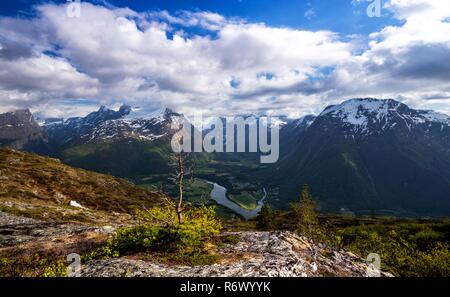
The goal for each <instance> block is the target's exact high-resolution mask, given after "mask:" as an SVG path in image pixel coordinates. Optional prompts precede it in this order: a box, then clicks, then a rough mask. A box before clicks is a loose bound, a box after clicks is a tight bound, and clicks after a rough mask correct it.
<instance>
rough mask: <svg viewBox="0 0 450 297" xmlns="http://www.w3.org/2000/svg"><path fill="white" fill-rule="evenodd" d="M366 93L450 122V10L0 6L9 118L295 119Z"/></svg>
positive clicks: (449, 5)
mask: <svg viewBox="0 0 450 297" xmlns="http://www.w3.org/2000/svg"><path fill="white" fill-rule="evenodd" d="M378 3H379V4H380V6H379V8H380V14H379V15H377V16H375V17H370V16H369V15H368V13H367V9H368V7H369V8H374V7H377V4H378ZM370 11H372V10H370ZM361 97H375V98H380V99H387V98H393V99H397V100H399V101H402V102H404V103H406V104H408V105H410V106H411V107H414V108H420V109H434V110H437V111H440V112H444V113H447V114H450V1H442V0H309V1H308V0H307V1H299V0H277V1H275V0H157V1H156V0H155V1H152V0H146V1H144V0H133V1H125V0H109V1H104V0H91V1H81V3H76V2H67V1H62V0H60V1H44V0H2V1H1V3H0V103H1V104H0V112H6V111H11V110H14V109H19V108H30V109H31V110H32V111H33V112H35V113H36V114H39V115H42V116H48V117H70V116H82V115H85V114H87V113H89V112H91V111H93V110H96V109H98V107H99V106H100V105H107V106H110V107H111V108H118V107H119V106H120V105H121V104H129V105H132V106H136V107H137V106H139V107H140V108H143V109H148V110H149V111H150V110H153V109H159V108H161V107H170V108H172V109H174V110H176V111H178V112H181V113H185V114H190V113H193V112H198V111H202V112H204V113H206V114H208V115H217V116H229V115H236V114H243V113H245V114H248V113H254V114H261V115H275V116H280V115H287V116H289V117H292V118H295V117H300V116H303V115H306V114H311V113H312V114H317V113H320V112H321V110H323V109H324V108H325V107H326V106H328V105H330V104H336V103H340V102H342V101H343V100H346V99H349V98H361Z"/></svg>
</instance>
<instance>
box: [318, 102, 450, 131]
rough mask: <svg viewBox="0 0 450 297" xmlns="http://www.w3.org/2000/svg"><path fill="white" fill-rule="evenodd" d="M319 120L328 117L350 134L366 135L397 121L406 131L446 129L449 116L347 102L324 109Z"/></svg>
mask: <svg viewBox="0 0 450 297" xmlns="http://www.w3.org/2000/svg"><path fill="white" fill-rule="evenodd" d="M320 116H321V117H324V116H329V117H331V118H332V119H336V120H338V121H340V122H342V123H343V124H344V126H346V127H350V130H351V132H354V133H358V134H362V135H369V134H373V133H375V132H380V131H385V130H387V129H391V128H394V127H396V126H397V125H398V124H399V121H400V122H402V123H403V124H404V125H405V126H406V127H407V129H409V131H411V129H413V127H414V126H415V125H420V124H428V125H433V123H439V124H443V125H447V126H449V125H450V116H448V115H446V114H442V113H437V112H434V111H422V110H414V109H411V108H409V107H408V106H406V105H404V104H402V103H400V102H398V101H395V100H392V99H387V100H379V99H373V98H364V99H351V100H347V101H344V102H343V103H341V104H339V105H333V106H329V107H327V108H326V109H325V110H324V111H323V112H322V113H321V114H320Z"/></svg>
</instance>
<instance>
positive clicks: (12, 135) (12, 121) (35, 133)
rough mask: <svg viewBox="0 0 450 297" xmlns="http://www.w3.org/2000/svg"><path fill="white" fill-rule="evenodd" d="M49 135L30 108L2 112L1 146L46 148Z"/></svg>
mask: <svg viewBox="0 0 450 297" xmlns="http://www.w3.org/2000/svg"><path fill="white" fill-rule="evenodd" d="M46 143H47V137H46V135H45V133H44V130H43V129H42V128H41V127H40V126H39V125H38V124H37V123H36V121H35V120H34V118H33V115H32V114H31V112H30V111H29V110H28V109H24V110H17V111H14V112H8V113H4V114H0V146H8V147H10V148H14V149H20V150H21V149H25V150H26V149H30V150H35V151H38V152H42V151H44V150H45V147H46Z"/></svg>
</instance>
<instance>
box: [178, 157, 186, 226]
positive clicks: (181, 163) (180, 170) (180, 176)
mask: <svg viewBox="0 0 450 297" xmlns="http://www.w3.org/2000/svg"><path fill="white" fill-rule="evenodd" d="M183 181H184V160H183V155H182V153H180V154H179V155H178V180H177V183H178V204H177V209H176V212H177V216H178V223H179V224H183V186H184V185H183Z"/></svg>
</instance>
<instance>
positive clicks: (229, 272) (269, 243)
mask: <svg viewBox="0 0 450 297" xmlns="http://www.w3.org/2000/svg"><path fill="white" fill-rule="evenodd" d="M112 228H113V227H106V228H102V227H90V226H85V225H77V224H58V223H45V222H42V221H38V220H32V219H27V218H22V217H17V216H13V215H9V214H5V213H1V212H0V254H7V253H8V251H12V250H14V251H17V250H22V251H26V250H27V249H39V248H43V247H45V248H47V249H52V248H53V249H55V248H57V249H61V250H62V251H64V252H66V253H70V252H75V251H76V250H77V241H78V240H80V241H82V244H83V245H86V241H88V240H89V238H91V239H93V240H94V239H98V238H101V237H104V236H107V235H108V234H110V233H111V231H112V230H111V229H112ZM234 234H236V235H238V236H239V237H240V239H241V240H240V242H238V243H237V244H232V245H231V244H230V245H226V246H224V247H223V248H221V250H220V254H221V256H223V257H221V258H222V260H221V261H220V262H219V263H217V264H213V265H206V266H196V267H187V266H170V265H166V264H160V263H155V262H152V261H143V260H136V259H134V258H133V257H123V258H113V259H108V260H94V261H91V262H88V263H86V264H84V265H83V266H82V268H81V276H83V277H99V276H100V277H113V276H118V277H120V276H128V277H133V276H139V277H145V276H186V277H201V276H213V277H214V276H217V277H219V276H220V277H232V276H235V277H238V276H241V277H242V276H244V277H246V276H257V277H259V276H268V277H277V276H279V277H318V276H342V277H362V276H390V275H389V274H387V273H384V272H380V271H378V270H376V269H373V268H372V266H369V265H368V264H367V262H366V261H364V260H363V259H361V258H359V257H357V256H356V255H354V254H352V253H349V252H345V251H336V250H332V249H329V248H327V247H325V246H323V245H320V244H319V245H316V244H312V243H311V242H309V241H308V240H307V239H306V238H304V237H300V236H298V235H296V234H294V233H292V232H281V231H280V232H237V233H234ZM71 249H73V251H72V250H71Z"/></svg>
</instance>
